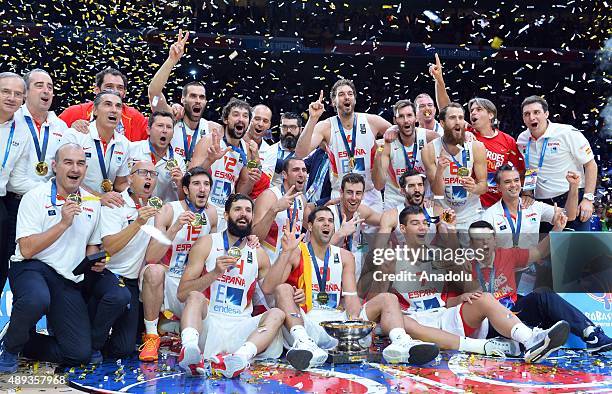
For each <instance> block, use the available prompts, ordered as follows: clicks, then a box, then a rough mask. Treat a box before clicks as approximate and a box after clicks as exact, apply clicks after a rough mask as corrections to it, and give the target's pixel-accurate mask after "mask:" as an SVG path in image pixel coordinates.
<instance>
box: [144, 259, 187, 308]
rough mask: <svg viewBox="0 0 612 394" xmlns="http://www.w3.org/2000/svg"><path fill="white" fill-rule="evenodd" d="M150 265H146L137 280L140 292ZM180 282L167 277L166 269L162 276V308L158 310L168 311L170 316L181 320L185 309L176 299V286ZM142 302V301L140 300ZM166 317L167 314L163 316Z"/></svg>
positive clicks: (177, 279)
mask: <svg viewBox="0 0 612 394" xmlns="http://www.w3.org/2000/svg"><path fill="white" fill-rule="evenodd" d="M150 265H152V264H147V265H145V266H144V267H143V269H142V270H141V271H140V276H139V278H138V288H139V289H140V291H141V292H142V283H143V280H144V273H145V270H146V269H147V268H148V267H149V266H150ZM180 281H181V278H176V277H173V276H170V275H168V270H167V269H166V275H165V276H164V298H163V300H162V306H161V308H160V312H162V313H163V312H165V311H170V312H172V315H174V316H176V317H177V318H179V319H180V318H181V316H182V314H183V309H185V304H184V303H182V302H180V301H179V299H178V297H177V295H176V294H177V291H178V286H179V283H180ZM141 301H142V300H141ZM164 315H165V316H167V313H166V314H164Z"/></svg>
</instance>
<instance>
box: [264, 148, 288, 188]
mask: <svg viewBox="0 0 612 394" xmlns="http://www.w3.org/2000/svg"><path fill="white" fill-rule="evenodd" d="M264 143H265V141H264V142H262V147H263V144H264ZM279 150H281V151H282V153H281V154H280V156H279ZM259 155H260V157H263V160H262V171H263V173H264V174H266V175H267V176H268V177H269V178H270V187H274V186H275V187H280V185H281V183H282V182H283V177H282V176H281V174H277V173H276V161H277V159H279V158H280V159H281V163H282V162H283V161H284V160H286V159H288V158H289V156H290V155H291V152H290V151H288V150H285V149H283V147H282V146H281V143H280V141H279V142H277V143H275V144H272V145H270V146H269V147H268V148H267V149H266V150H265V151H264V152H262V149H261V148H260V149H259Z"/></svg>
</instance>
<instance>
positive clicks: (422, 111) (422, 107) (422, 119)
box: [414, 93, 444, 137]
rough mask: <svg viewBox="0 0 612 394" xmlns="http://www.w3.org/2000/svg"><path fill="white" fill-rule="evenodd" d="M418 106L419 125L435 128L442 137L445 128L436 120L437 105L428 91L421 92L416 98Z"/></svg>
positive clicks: (415, 102)
mask: <svg viewBox="0 0 612 394" xmlns="http://www.w3.org/2000/svg"><path fill="white" fill-rule="evenodd" d="M414 105H415V107H416V120H417V123H418V125H419V127H421V128H423V129H427V130H433V131H434V132H436V133H437V134H438V135H439V136H440V137H442V136H443V135H444V128H443V127H442V126H441V125H440V123H438V122H437V121H436V105H435V104H434V101H433V99H432V98H431V96H430V95H429V94H427V93H421V94H419V95H418V96H416V97H415V98H414Z"/></svg>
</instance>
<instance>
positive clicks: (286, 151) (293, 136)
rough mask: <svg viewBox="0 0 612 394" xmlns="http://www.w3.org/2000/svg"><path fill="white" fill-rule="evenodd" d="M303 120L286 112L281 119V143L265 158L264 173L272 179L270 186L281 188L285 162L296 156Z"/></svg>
mask: <svg viewBox="0 0 612 394" xmlns="http://www.w3.org/2000/svg"><path fill="white" fill-rule="evenodd" d="M301 133H302V118H301V117H300V116H299V115H298V114H296V113H294V112H285V113H283V114H282V115H281V119H280V141H278V142H277V143H275V144H273V145H272V146H271V147H270V149H268V151H267V153H266V154H265V155H264V156H263V158H264V159H263V172H264V174H266V175H267V176H268V177H269V178H270V185H271V186H276V187H279V186H280V185H281V183H282V181H283V177H282V175H281V174H282V172H283V162H284V161H285V160H287V159H289V158H292V157H293V156H294V155H295V146H296V145H297V142H298V139H299V138H300V134H301Z"/></svg>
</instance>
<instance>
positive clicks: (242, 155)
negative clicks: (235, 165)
mask: <svg viewBox="0 0 612 394" xmlns="http://www.w3.org/2000/svg"><path fill="white" fill-rule="evenodd" d="M223 142H225V145H227V146H229V147H230V148H232V150H233V151H234V152H237V153H238V154H239V155H240V160H242V164H243V165H245V166H246V164H247V157H246V153H244V150H243V149H242V147H241V146H234V145H231V144H230V143H229V142H227V138H226V137H225V136H223ZM238 144H240V142H238Z"/></svg>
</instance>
